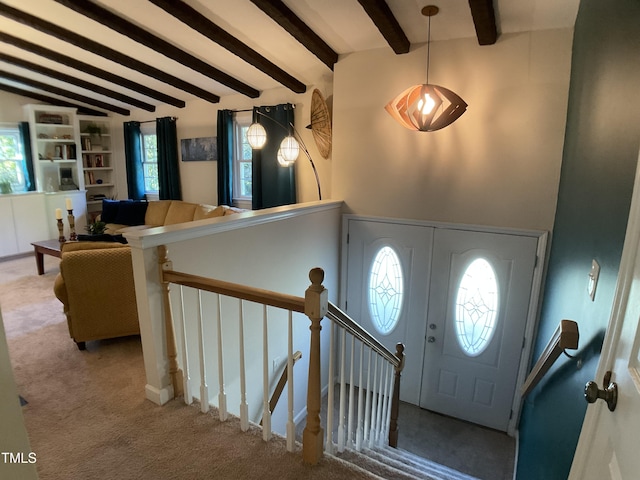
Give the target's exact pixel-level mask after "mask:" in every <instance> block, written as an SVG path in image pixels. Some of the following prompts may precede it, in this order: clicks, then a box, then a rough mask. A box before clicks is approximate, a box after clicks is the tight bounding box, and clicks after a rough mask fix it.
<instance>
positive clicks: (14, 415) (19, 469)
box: [0, 313, 38, 480]
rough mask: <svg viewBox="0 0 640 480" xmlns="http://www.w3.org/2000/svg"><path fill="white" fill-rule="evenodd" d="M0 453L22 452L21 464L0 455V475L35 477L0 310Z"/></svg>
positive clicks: (0, 476) (14, 453)
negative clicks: (0, 423)
mask: <svg viewBox="0 0 640 480" xmlns="http://www.w3.org/2000/svg"><path fill="white" fill-rule="evenodd" d="M0 385H2V389H0V418H1V419H2V428H0V452H7V453H11V454H13V455H14V457H15V456H16V455H17V454H22V459H23V461H24V463H11V462H10V461H9V457H8V456H7V458H6V460H5V456H4V455H3V456H0V478H20V479H24V480H30V479H37V478H38V473H37V471H36V464H35V462H36V461H37V452H32V451H31V447H30V445H29V437H28V436H27V430H26V428H25V425H24V417H23V416H22V409H21V407H20V401H19V399H18V389H17V388H16V383H15V380H14V378H13V370H12V369H11V361H10V359H9V349H8V347H7V338H6V336H5V332H4V324H3V323H2V314H1V313H0Z"/></svg>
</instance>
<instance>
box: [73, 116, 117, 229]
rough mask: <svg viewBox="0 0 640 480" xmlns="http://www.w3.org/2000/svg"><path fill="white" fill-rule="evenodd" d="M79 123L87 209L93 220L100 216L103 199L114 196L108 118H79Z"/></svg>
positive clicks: (109, 122) (109, 121)
mask: <svg viewBox="0 0 640 480" xmlns="http://www.w3.org/2000/svg"><path fill="white" fill-rule="evenodd" d="M78 121H79V126H80V145H81V155H82V173H83V176H84V185H85V188H86V190H87V210H88V212H89V216H90V217H92V216H96V215H97V214H99V213H100V211H101V209H102V200H103V199H104V198H114V197H115V196H116V194H115V170H114V161H113V150H112V139H111V119H110V118H109V117H93V116H86V115H80V116H78Z"/></svg>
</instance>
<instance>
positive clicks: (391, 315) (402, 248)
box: [346, 220, 434, 405]
mask: <svg viewBox="0 0 640 480" xmlns="http://www.w3.org/2000/svg"><path fill="white" fill-rule="evenodd" d="M433 230H434V229H433V228H431V227H423V226H415V225H404V224H400V223H391V222H382V221H375V220H349V222H348V245H347V282H346V283H347V288H346V312H347V313H348V314H349V316H350V317H351V318H353V319H354V320H355V321H356V322H358V323H359V324H360V325H362V326H363V327H364V328H365V329H366V330H367V331H368V332H370V333H371V334H373V335H374V336H375V337H376V338H377V339H378V340H379V341H380V342H381V343H382V344H383V345H384V346H385V347H387V348H388V349H389V350H390V351H392V352H395V351H396V347H395V346H396V344H397V343H398V342H401V343H403V344H404V345H405V349H406V350H405V351H406V354H407V355H408V356H410V357H409V358H410V359H409V360H407V362H406V364H405V368H404V371H403V374H402V375H403V381H402V383H401V387H400V399H401V400H403V401H405V402H409V403H412V404H414V405H417V404H418V398H419V396H420V377H421V369H422V355H423V352H424V337H425V328H426V318H425V317H426V301H427V289H428V281H429V271H430V267H429V265H430V263H431V257H430V255H431V242H432V237H433ZM371 282H373V283H374V285H373V286H372V285H371ZM372 287H373V288H372ZM363 370H365V374H366V368H363Z"/></svg>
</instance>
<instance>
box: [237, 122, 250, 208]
mask: <svg viewBox="0 0 640 480" xmlns="http://www.w3.org/2000/svg"><path fill="white" fill-rule="evenodd" d="M251 118H252V114H251V112H239V113H237V114H236V116H235V119H234V130H233V137H234V138H233V146H234V152H233V197H234V198H233V199H234V201H236V200H239V201H243V200H245V201H247V200H251V192H252V184H251V177H252V175H251V169H252V163H251V156H252V153H253V151H252V150H251V145H249V142H247V130H248V129H249V125H251Z"/></svg>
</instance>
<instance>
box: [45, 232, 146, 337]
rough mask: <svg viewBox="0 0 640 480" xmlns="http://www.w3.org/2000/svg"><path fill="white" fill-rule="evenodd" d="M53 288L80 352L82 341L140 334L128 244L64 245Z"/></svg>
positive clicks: (90, 243) (75, 243)
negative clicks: (58, 271)
mask: <svg viewBox="0 0 640 480" xmlns="http://www.w3.org/2000/svg"><path fill="white" fill-rule="evenodd" d="M53 290H54V293H55V295H56V297H58V299H59V300H60V301H61V302H62V304H63V306H64V313H65V314H66V316H67V324H68V326H69V335H70V336H71V338H72V339H73V340H74V341H75V342H76V344H77V345H78V348H79V349H80V350H84V349H85V348H86V346H85V342H87V341H91V340H101V339H105V338H115V337H124V336H128V335H137V334H139V333H140V325H139V323H138V308H137V305H136V292H135V287H134V283H133V267H132V264H131V249H130V248H129V246H128V245H123V244H120V243H111V242H70V243H65V244H64V245H63V246H62V259H61V261H60V273H59V274H58V276H57V277H56V280H55V284H54V287H53Z"/></svg>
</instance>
